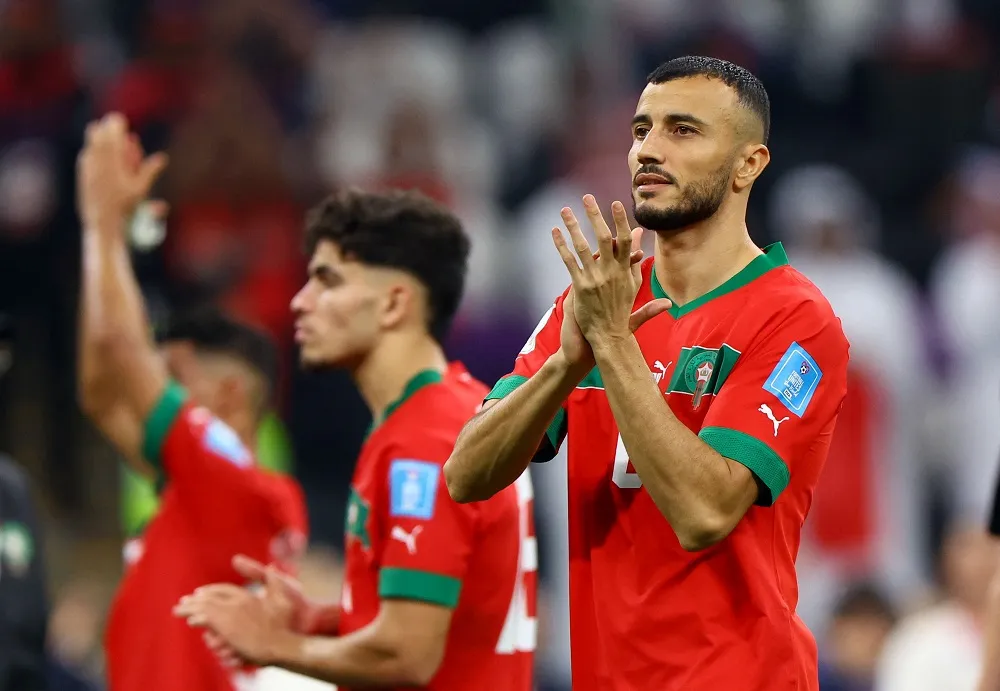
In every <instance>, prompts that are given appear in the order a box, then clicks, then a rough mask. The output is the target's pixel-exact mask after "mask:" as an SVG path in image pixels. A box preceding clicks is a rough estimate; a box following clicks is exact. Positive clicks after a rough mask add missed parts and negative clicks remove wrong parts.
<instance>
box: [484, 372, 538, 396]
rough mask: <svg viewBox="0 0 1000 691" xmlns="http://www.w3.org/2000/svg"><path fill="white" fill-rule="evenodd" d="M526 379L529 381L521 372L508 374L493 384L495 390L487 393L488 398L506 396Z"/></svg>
mask: <svg viewBox="0 0 1000 691" xmlns="http://www.w3.org/2000/svg"><path fill="white" fill-rule="evenodd" d="M526 381H528V378H527V377H522V376H521V375H520V374H508V375H507V376H506V377H503V378H501V379H500V381H498V382H497V383H496V384H494V385H493V390H492V391H490V392H489V393H488V394H486V400H487V401H493V400H500V399H501V398H506V397H507V396H509V395H510V394H511V392H513V391H514V389H516V388H517V387H519V386H520V385H521V384H523V383H524V382H526Z"/></svg>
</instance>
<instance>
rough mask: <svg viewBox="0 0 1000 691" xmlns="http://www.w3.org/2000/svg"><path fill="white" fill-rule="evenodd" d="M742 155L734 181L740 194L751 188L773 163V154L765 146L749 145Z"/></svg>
mask: <svg viewBox="0 0 1000 691" xmlns="http://www.w3.org/2000/svg"><path fill="white" fill-rule="evenodd" d="M741 154H742V155H741V156H740V157H739V158H738V159H736V160H737V162H738V166H739V167H738V168H737V169H736V179H735V180H734V181H733V185H734V186H735V187H736V191H738V192H739V191H742V190H745V189H747V188H748V187H750V185H752V184H753V183H754V181H755V180H756V179H757V178H759V177H760V174H761V173H763V172H764V169H765V168H767V164H768V163H770V162H771V152H770V151H768V149H767V147H766V146H764V145H763V144H747V145H746V147H745V148H744V150H743V151H742V152H741Z"/></svg>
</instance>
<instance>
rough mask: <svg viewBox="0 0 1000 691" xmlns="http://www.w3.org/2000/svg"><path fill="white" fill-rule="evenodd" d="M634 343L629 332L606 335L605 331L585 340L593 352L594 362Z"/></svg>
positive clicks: (633, 338)
mask: <svg viewBox="0 0 1000 691" xmlns="http://www.w3.org/2000/svg"><path fill="white" fill-rule="evenodd" d="M634 341H635V337H634V336H633V335H632V334H631V333H629V332H626V333H608V332H607V331H602V332H597V333H594V334H592V335H591V336H588V338H587V342H588V343H590V348H591V350H593V351H594V359H595V360H599V359H600V358H602V357H604V356H607V355H610V354H614V353H620V352H621V350H622V348H623V347H625V346H626V345H627V344H628V343H629V342H634Z"/></svg>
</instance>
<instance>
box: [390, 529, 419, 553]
mask: <svg viewBox="0 0 1000 691" xmlns="http://www.w3.org/2000/svg"><path fill="white" fill-rule="evenodd" d="M423 529H424V528H423V526H420V525H418V526H416V527H415V528H414V529H413V530H411V531H410V532H406V531H405V530H403V529H402V528H400V527H399V526H398V525H394V526H392V531H391V532H390V533H389V537H391V538H392V539H393V540H399V541H400V542H402V543H403V544H404V545H406V551H407V552H409V553H410V554H416V553H417V535H419V534H420V533H421V532H422V531H423Z"/></svg>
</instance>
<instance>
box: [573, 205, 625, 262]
mask: <svg viewBox="0 0 1000 691" xmlns="http://www.w3.org/2000/svg"><path fill="white" fill-rule="evenodd" d="M583 210H584V211H585V212H586V214H587V219H588V220H589V221H590V227H591V228H593V229H594V237H596V238H597V251H598V252H600V253H601V254H603V255H604V256H606V257H613V256H615V255H614V248H613V247H612V244H611V243H612V239H613V238H612V235H611V229H610V228H608V224H607V223H606V222H605V221H604V216H602V215H601V207H600V206H598V205H597V199H595V198H594V195H592V194H586V195H584V196H583ZM572 213H573V212H572V211H571V212H570V214H572ZM563 218H564V219H565V215H564V216H563ZM573 220H574V221H575V220H576V219H575V218H574V219H573ZM577 228H578V229H579V225H578V226H577ZM581 237H583V234H582V233H581ZM584 242H586V238H584ZM619 248H620V246H619ZM588 249H589V245H588ZM585 266H586V265H585Z"/></svg>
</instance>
